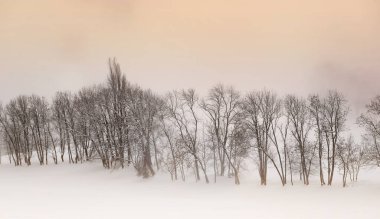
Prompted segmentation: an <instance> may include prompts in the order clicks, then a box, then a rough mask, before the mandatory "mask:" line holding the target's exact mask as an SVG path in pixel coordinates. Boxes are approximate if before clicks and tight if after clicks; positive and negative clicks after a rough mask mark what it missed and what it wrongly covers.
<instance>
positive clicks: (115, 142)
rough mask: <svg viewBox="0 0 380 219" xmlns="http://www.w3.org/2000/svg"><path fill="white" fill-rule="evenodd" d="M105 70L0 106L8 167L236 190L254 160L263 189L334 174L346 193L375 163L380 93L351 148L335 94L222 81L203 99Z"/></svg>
mask: <svg viewBox="0 0 380 219" xmlns="http://www.w3.org/2000/svg"><path fill="white" fill-rule="evenodd" d="M109 71H110V73H109V75H108V80H107V82H106V83H104V84H100V85H94V86H90V87H85V88H83V89H81V90H80V91H79V92H76V93H72V92H57V93H56V95H55V96H54V98H53V100H52V101H51V102H49V101H47V100H46V99H45V98H44V97H40V96H36V95H31V96H25V95H23V96H19V97H17V98H15V99H12V100H11V101H10V102H9V103H8V104H7V105H5V106H4V107H2V106H1V105H0V127H1V128H0V130H1V133H2V138H3V139H2V140H3V142H4V144H5V146H6V149H7V154H8V158H9V162H11V163H13V164H14V165H16V166H19V165H24V164H25V165H31V163H32V162H31V159H32V156H36V157H37V159H38V162H39V164H40V165H47V164H49V162H53V163H54V164H57V163H59V162H69V163H82V162H86V161H91V160H96V159H99V160H100V161H101V163H102V165H103V166H104V168H107V169H110V168H116V167H122V168H124V167H126V166H131V167H133V168H135V169H136V171H137V173H138V175H140V176H142V177H151V176H153V175H155V173H156V172H157V171H160V170H164V171H167V172H169V173H170V176H171V179H172V180H186V177H189V175H190V174H189V173H192V174H193V175H194V177H195V179H196V180H197V181H199V180H202V179H203V180H204V181H205V182H207V183H209V182H210V181H211V180H212V181H214V182H216V181H217V176H228V177H231V178H233V179H234V182H235V184H240V177H239V173H240V171H241V169H243V168H244V163H245V162H247V161H250V160H254V162H255V163H256V165H257V170H258V175H259V177H260V183H261V185H266V184H267V173H268V170H274V171H275V172H276V174H277V175H278V177H279V179H280V181H281V183H282V185H286V184H289V183H290V184H293V182H294V180H296V179H297V178H299V180H301V181H302V182H303V183H304V184H305V185H308V184H309V178H310V176H311V175H318V176H319V181H320V184H321V185H331V184H332V182H333V179H334V174H335V173H336V172H338V171H340V172H341V173H342V182H343V186H346V185H347V179H348V178H349V179H350V180H351V181H356V180H357V178H358V174H359V171H360V168H361V167H362V166H364V165H378V166H379V165H380V148H379V137H380V96H378V97H376V98H374V99H373V100H372V101H371V103H370V104H368V105H367V106H366V108H367V112H365V113H364V114H362V115H361V116H360V117H359V118H358V124H359V125H360V126H362V127H364V128H365V129H366V135H365V136H363V140H362V142H361V143H360V144H358V143H356V142H355V141H354V139H353V137H352V136H350V135H349V136H348V137H347V135H346V133H345V132H346V131H347V127H346V126H345V125H346V120H347V115H348V113H349V106H348V102H347V100H346V99H345V97H344V96H343V95H342V94H341V93H339V92H337V91H329V92H328V93H327V95H325V96H320V95H319V94H313V95H309V96H308V98H303V97H300V96H296V95H287V96H285V97H279V96H278V95H277V94H276V93H274V92H273V91H270V90H261V91H253V92H249V93H248V94H246V95H242V94H241V93H240V92H239V91H238V90H236V89H235V88H233V87H230V86H225V85H222V84H219V85H216V86H214V87H213V88H211V89H210V90H209V92H208V94H207V95H206V96H205V97H203V98H201V97H199V95H198V94H197V92H196V91H195V90H194V89H187V90H185V89H184V90H176V91H171V92H168V93H167V94H165V95H158V94H156V93H154V92H153V91H151V90H149V89H143V88H141V87H139V86H138V85H134V84H131V83H130V82H128V81H127V80H126V77H125V75H123V74H122V72H121V69H120V66H119V64H118V63H117V62H116V61H115V59H113V60H110V61H109ZM268 166H272V167H273V168H268ZM209 176H213V178H212V179H210V178H209Z"/></svg>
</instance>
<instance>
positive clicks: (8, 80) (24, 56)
mask: <svg viewBox="0 0 380 219" xmlns="http://www.w3.org/2000/svg"><path fill="white" fill-rule="evenodd" d="M379 39H380V1H379V0H356V1H354V0H281V1H279V0H267V1H262V0H261V1H258V0H233V1H232V0H229V1H227V0H191V1H190V0H187V1H184V0H182V1H181V0H66V1H63V0H34V1H30V0H0V99H1V100H2V101H3V102H5V101H7V100H9V98H12V97H14V96H16V95H19V94H23V93H36V94H40V95H45V96H48V97H50V96H51V95H52V94H53V93H54V92H55V91H56V90H76V89H78V88H80V87H82V86H84V85H90V84H93V83H98V82H102V81H104V79H105V77H106V74H107V73H108V72H107V66H106V63H107V58H108V57H113V56H116V57H117V58H118V60H119V62H120V63H121V66H122V69H123V71H124V72H125V73H126V74H127V77H128V78H129V80H131V81H132V82H136V83H139V84H141V85H142V86H144V87H150V88H152V89H154V90H157V91H159V92H164V91H167V90H170V89H174V88H188V87H194V88H197V89H198V90H199V91H200V92H203V93H204V92H205V91H206V90H207V89H208V88H209V87H211V86H212V85H214V84H216V83H217V82H223V83H226V84H232V85H235V86H236V87H238V88H239V89H240V90H242V91H247V90H253V89H260V88H263V87H266V88H269V89H274V90H276V91H278V92H279V93H281V94H284V93H285V92H290V93H298V94H307V93H309V92H314V91H319V90H326V89H329V88H337V89H339V90H341V91H343V92H344V93H346V95H347V96H348V97H349V99H350V101H351V102H352V103H353V105H354V106H358V107H356V108H355V107H354V109H359V108H360V107H359V106H362V105H364V104H365V103H366V102H367V101H368V98H370V97H372V96H373V95H375V94H376V93H377V94H380V88H379V85H378V84H379V81H380V40H379Z"/></svg>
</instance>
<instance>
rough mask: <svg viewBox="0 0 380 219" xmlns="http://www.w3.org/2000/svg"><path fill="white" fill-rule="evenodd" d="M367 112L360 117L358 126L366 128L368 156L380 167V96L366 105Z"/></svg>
mask: <svg viewBox="0 0 380 219" xmlns="http://www.w3.org/2000/svg"><path fill="white" fill-rule="evenodd" d="M366 108H367V111H366V112H365V113H363V114H361V115H360V117H359V118H358V124H359V125H360V126H361V127H363V128H365V130H366V135H365V136H364V137H365V140H366V141H367V142H368V143H369V144H368V145H369V146H370V147H369V148H368V152H369V154H368V156H370V159H371V160H372V161H373V162H375V163H376V165H377V166H380V145H379V142H380V96H376V97H375V98H373V99H372V100H371V102H370V103H369V104H368V105H366Z"/></svg>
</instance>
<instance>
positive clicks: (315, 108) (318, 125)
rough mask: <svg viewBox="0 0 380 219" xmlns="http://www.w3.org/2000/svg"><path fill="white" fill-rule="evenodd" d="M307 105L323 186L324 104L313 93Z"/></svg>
mask: <svg viewBox="0 0 380 219" xmlns="http://www.w3.org/2000/svg"><path fill="white" fill-rule="evenodd" d="M309 107H310V113H311V117H312V119H313V123H314V126H315V134H316V138H317V144H318V160H319V180H320V183H321V185H322V186H323V185H325V184H326V183H325V179H324V175H323V160H324V159H323V154H324V147H323V141H324V137H323V136H324V130H323V126H324V120H323V116H324V105H323V102H322V101H321V99H320V97H319V95H316V94H315V95H311V96H309Z"/></svg>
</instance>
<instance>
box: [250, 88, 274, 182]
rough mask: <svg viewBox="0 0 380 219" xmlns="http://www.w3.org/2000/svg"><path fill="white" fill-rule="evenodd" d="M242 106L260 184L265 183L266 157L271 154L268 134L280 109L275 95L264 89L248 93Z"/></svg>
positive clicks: (270, 132)
mask: <svg viewBox="0 0 380 219" xmlns="http://www.w3.org/2000/svg"><path fill="white" fill-rule="evenodd" d="M242 107H243V113H244V117H245V118H246V125H247V127H248V128H249V130H250V131H251V135H252V136H253V139H254V141H255V148H256V149H257V156H258V170H259V175H260V181H261V185H266V183H267V171H268V158H269V156H271V155H270V152H269V144H270V135H271V134H272V131H273V130H272V128H273V127H272V126H273V122H274V121H275V119H276V116H277V113H278V111H279V109H280V108H279V107H280V106H279V102H278V101H277V98H276V95H274V94H273V93H272V92H270V91H265V90H264V91H260V92H251V93H249V94H248V95H247V96H246V98H245V100H244V104H243V105H242Z"/></svg>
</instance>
